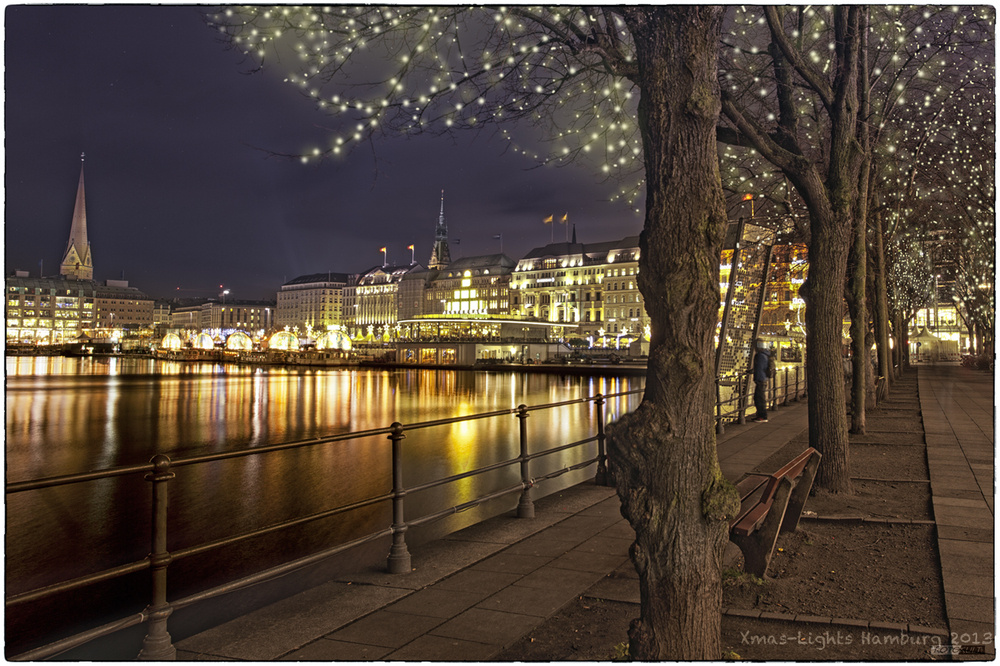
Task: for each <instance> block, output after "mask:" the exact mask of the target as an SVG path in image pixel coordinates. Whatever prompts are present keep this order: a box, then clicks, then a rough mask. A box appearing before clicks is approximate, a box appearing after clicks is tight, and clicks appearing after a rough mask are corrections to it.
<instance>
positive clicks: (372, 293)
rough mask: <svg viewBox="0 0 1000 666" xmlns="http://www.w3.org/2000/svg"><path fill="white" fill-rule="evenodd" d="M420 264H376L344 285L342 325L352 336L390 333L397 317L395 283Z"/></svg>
mask: <svg viewBox="0 0 1000 666" xmlns="http://www.w3.org/2000/svg"><path fill="white" fill-rule="evenodd" d="M422 268H423V267H422V266H421V265H420V264H408V265H406V266H377V267H375V268H372V269H369V270H367V271H365V272H364V273H361V274H360V275H359V276H358V279H357V281H356V282H355V284H353V285H349V286H348V287H347V288H345V290H344V292H345V298H344V302H345V305H347V306H348V307H347V308H346V312H345V317H344V319H345V322H344V323H345V326H346V327H347V329H348V330H349V331H350V333H351V337H353V338H358V337H361V338H366V337H368V336H372V337H375V336H378V337H379V338H380V339H383V338H385V337H387V336H391V335H392V331H393V330H394V329H395V326H396V322H397V321H398V320H399V285H400V282H401V281H402V280H403V278H404V277H405V276H406V275H407V274H409V273H410V272H412V271H416V270H420V269H422Z"/></svg>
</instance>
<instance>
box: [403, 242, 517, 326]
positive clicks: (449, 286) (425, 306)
mask: <svg viewBox="0 0 1000 666" xmlns="http://www.w3.org/2000/svg"><path fill="white" fill-rule="evenodd" d="M516 265H517V264H516V262H515V261H514V260H513V259H511V258H510V257H508V256H507V255H505V254H489V255H484V256H479V257H466V258H464V259H458V260H457V261H454V262H452V263H451V264H449V265H448V266H447V267H445V268H442V269H441V270H438V271H428V272H427V277H426V279H425V282H424V288H423V294H422V308H421V312H420V313H419V314H424V315H440V314H446V315H469V314H472V315H508V314H509V313H510V278H511V274H512V273H513V271H514V267H515V266H516Z"/></svg>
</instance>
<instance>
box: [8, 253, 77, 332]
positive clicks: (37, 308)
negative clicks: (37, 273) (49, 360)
mask: <svg viewBox="0 0 1000 666" xmlns="http://www.w3.org/2000/svg"><path fill="white" fill-rule="evenodd" d="M6 287H7V305H6V309H5V314H6V321H7V335H6V338H7V343H8V344H11V343H29V344H40V345H48V344H62V343H67V342H72V341H73V340H75V339H76V338H77V337H78V336H79V335H80V334H82V333H88V334H89V332H90V331H91V330H92V329H93V328H94V321H95V319H96V308H95V304H94V301H95V299H96V285H95V283H94V282H93V281H92V280H71V279H67V278H32V277H28V273H27V272H26V271H17V272H16V273H15V274H14V275H13V276H12V277H8V278H7V280H6Z"/></svg>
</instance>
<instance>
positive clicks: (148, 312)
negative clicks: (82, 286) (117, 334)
mask: <svg viewBox="0 0 1000 666" xmlns="http://www.w3.org/2000/svg"><path fill="white" fill-rule="evenodd" d="M94 306H95V310H96V312H97V317H96V328H98V329H106V330H114V331H119V330H125V331H137V330H139V329H143V328H152V326H153V299H151V298H150V297H149V296H146V294H144V293H142V292H141V291H139V290H138V289H136V288H135V287H130V286H128V282H127V281H126V280H108V281H107V282H105V283H104V284H103V285H97V286H96V287H95V291H94Z"/></svg>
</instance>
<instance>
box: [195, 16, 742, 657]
mask: <svg viewBox="0 0 1000 666" xmlns="http://www.w3.org/2000/svg"><path fill="white" fill-rule="evenodd" d="M722 14H723V10H722V9H721V8H719V7H693V6H642V7H622V8H616V9H611V8H606V7H605V8H602V7H597V8H589V9H578V8H571V7H558V8H554V9H551V10H543V9H533V8H527V7H520V6H515V7H509V8H506V9H502V8H471V9H470V8H465V7H463V8H459V7H346V6H333V7H329V8H327V9H325V10H320V9H315V8H292V7H275V8H270V9H265V8H241V9H235V8H233V9H226V10H224V11H223V12H221V13H219V14H216V15H213V16H212V17H211V18H210V22H211V23H212V24H213V25H214V26H215V27H217V28H218V30H219V31H220V34H221V35H222V36H223V38H224V39H225V40H227V43H228V44H230V45H232V46H233V48H237V49H240V50H242V51H244V52H245V53H246V54H247V56H248V57H249V58H251V59H253V60H254V61H255V62H258V63H264V62H268V61H269V60H270V59H275V60H277V61H279V63H281V64H286V63H291V64H293V65H294V66H295V69H296V71H295V72H293V73H291V74H290V75H289V77H288V79H289V81H290V82H291V83H292V84H293V85H295V86H297V87H298V88H299V89H300V90H301V91H302V92H303V93H304V94H305V95H307V96H308V97H311V98H312V99H313V100H314V101H315V103H316V104H317V105H318V106H320V107H321V108H324V109H327V110H329V111H331V112H333V113H334V114H336V115H337V117H338V118H339V119H340V122H339V123H338V124H337V125H336V127H335V131H334V134H333V137H332V139H331V142H330V143H329V145H327V146H325V147H317V148H316V149H315V150H314V151H312V154H311V156H307V157H305V158H304V159H310V158H321V157H326V156H332V157H335V156H336V155H339V154H342V153H343V152H344V151H345V150H346V149H347V148H348V147H349V146H350V145H351V144H356V143H357V142H360V141H362V140H366V139H369V138H371V137H373V136H375V135H379V134H390V133H392V134H404V135H405V134H411V133H417V132H450V131H452V130H456V129H460V128H462V129H468V128H479V127H495V128H498V131H500V132H501V133H502V134H503V135H504V136H506V137H509V139H510V140H511V142H512V143H513V142H514V139H513V137H514V134H513V133H511V130H510V128H511V127H512V126H520V127H519V132H525V131H528V132H529V133H530V130H531V129H532V128H536V129H537V130H538V131H544V134H542V135H539V134H537V133H536V134H534V135H533V137H532V138H530V139H529V140H528V141H527V142H526V145H528V146H530V145H532V144H533V142H534V140H535V139H537V138H538V137H539V136H543V137H544V138H545V140H547V141H548V142H549V143H550V146H549V148H550V150H549V153H548V155H549V156H548V157H544V158H539V159H540V160H542V161H547V162H565V161H569V160H573V159H577V158H586V157H589V156H594V157H596V158H597V159H598V160H599V161H600V163H601V166H600V170H601V172H602V173H604V174H606V175H608V176H617V175H624V176H625V177H626V178H627V177H628V176H630V175H635V174H641V176H642V177H643V178H644V179H645V190H646V199H645V215H646V221H645V226H644V230H643V232H642V235H641V237H640V252H641V255H640V261H639V269H640V273H639V278H638V282H639V289H640V291H641V293H642V295H643V297H644V299H645V305H646V309H647V312H648V314H649V317H650V321H651V336H650V353H649V363H648V373H647V381H646V391H645V395H644V397H643V400H642V403H641V404H640V406H639V407H638V409H637V410H636V412H634V413H633V414H630V415H628V416H626V417H624V418H623V419H622V420H621V421H620V422H619V423H617V424H615V425H614V427H613V428H611V429H610V430H609V434H610V438H611V439H610V444H609V446H610V455H611V469H612V472H613V474H614V477H615V480H616V482H617V489H618V493H619V496H620V497H621V499H622V512H623V514H624V515H625V516H626V517H627V518H628V519H629V521H630V523H631V524H632V526H633V527H634V528H635V530H636V541H635V543H634V545H633V548H632V559H633V562H634V563H635V566H636V569H637V571H638V573H639V579H640V591H641V598H642V606H641V617H640V618H639V619H638V620H636V621H635V622H633V625H632V628H631V630H630V638H631V648H630V653H631V655H632V656H633V657H634V658H636V659H684V660H693V659H718V658H719V657H720V656H721V646H720V613H719V609H720V604H721V582H720V565H721V558H722V553H723V549H724V547H725V544H726V542H727V532H728V524H727V518H728V517H730V516H732V515H733V513H734V512H735V510H736V508H737V507H738V499H737V498H736V494H735V491H734V489H733V488H732V486H731V485H730V484H728V483H726V482H725V480H724V479H723V477H722V474H721V472H720V470H719V466H718V460H717V455H716V450H715V435H714V427H713V426H714V424H713V421H712V404H713V398H714V372H713V368H714V350H713V336H714V333H715V325H716V317H717V310H718V302H719V286H718V275H719V256H720V251H721V246H722V240H723V233H724V231H725V227H726V216H725V210H724V204H723V199H722V189H721V183H720V177H719V168H718V159H717V154H716V142H715V128H716V125H717V121H718V116H719V104H720V103H719V90H718V84H717V57H718V43H719V37H720V29H721V21H722ZM515 149H517V150H520V151H521V152H526V153H528V154H529V155H531V156H535V151H534V150H533V149H531V148H525V147H522V146H521V145H520V144H517V145H516V146H515ZM623 191H624V192H634V191H635V188H634V187H631V188H630V187H626V188H625V189H624V190H623Z"/></svg>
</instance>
